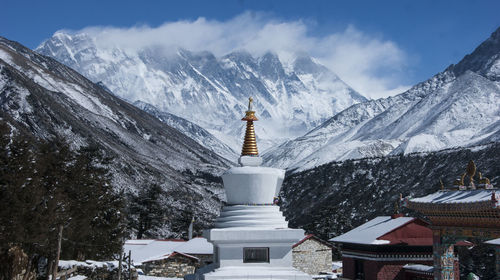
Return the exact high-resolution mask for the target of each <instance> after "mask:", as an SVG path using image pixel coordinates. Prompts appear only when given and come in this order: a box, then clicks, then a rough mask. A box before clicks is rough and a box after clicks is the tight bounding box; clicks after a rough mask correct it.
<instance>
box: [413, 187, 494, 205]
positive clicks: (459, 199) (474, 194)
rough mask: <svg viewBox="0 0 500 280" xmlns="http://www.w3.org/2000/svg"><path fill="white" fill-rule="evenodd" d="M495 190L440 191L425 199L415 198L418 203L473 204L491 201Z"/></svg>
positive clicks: (414, 200)
mask: <svg viewBox="0 0 500 280" xmlns="http://www.w3.org/2000/svg"><path fill="white" fill-rule="evenodd" d="M492 192H493V190H463V191H458V190H457V191H438V192H435V193H432V194H429V195H427V196H424V197H419V198H413V199H411V200H410V201H411V202H417V203H471V202H482V201H489V200H491V194H492Z"/></svg>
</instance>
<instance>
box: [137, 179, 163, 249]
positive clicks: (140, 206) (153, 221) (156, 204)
mask: <svg viewBox="0 0 500 280" xmlns="http://www.w3.org/2000/svg"><path fill="white" fill-rule="evenodd" d="M163 195H164V192H163V189H162V188H161V186H159V185H157V184H153V185H149V186H145V187H144V188H142V189H141V190H140V191H139V192H138V193H137V194H133V193H129V194H128V197H129V199H128V201H129V208H128V212H129V229H131V230H132V231H134V232H136V233H137V238H138V239H141V238H144V237H149V238H151V237H157V236H154V232H155V231H156V230H158V229H159V228H161V227H162V225H163V223H164V220H165V215H166V213H165V210H164V207H163V206H162V204H161V199H162V196H163Z"/></svg>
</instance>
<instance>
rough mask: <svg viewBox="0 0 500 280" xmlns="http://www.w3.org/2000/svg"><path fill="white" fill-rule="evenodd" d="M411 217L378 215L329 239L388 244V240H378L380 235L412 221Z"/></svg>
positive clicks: (340, 241) (344, 241)
mask: <svg viewBox="0 0 500 280" xmlns="http://www.w3.org/2000/svg"><path fill="white" fill-rule="evenodd" d="M414 219H415V218H413V217H399V218H395V219H392V218H391V217H390V216H379V217H376V218H375V219H373V220H370V221H368V222H366V223H364V224H362V225H360V226H359V227H357V228H355V229H352V230H351V231H348V232H347V233H344V234H342V235H340V236H337V237H334V238H332V239H330V241H332V242H339V243H356V244H370V245H384V244H389V243H390V241H389V240H378V239H377V238H379V237H380V236H382V235H385V234H386V233H389V232H391V231H393V230H395V229H397V228H399V227H401V226H403V225H405V224H406V223H408V222H411V221H413V220H414Z"/></svg>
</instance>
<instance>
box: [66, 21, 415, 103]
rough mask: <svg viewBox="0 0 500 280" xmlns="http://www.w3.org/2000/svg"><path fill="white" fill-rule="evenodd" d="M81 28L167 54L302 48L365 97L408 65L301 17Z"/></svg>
mask: <svg viewBox="0 0 500 280" xmlns="http://www.w3.org/2000/svg"><path fill="white" fill-rule="evenodd" d="M65 32H67V31H65ZM81 32H84V33H87V34H89V35H90V36H92V37H94V38H96V43H97V44H98V46H99V47H104V48H107V47H119V48H122V49H125V50H129V51H133V52H135V51H138V50H140V49H143V48H150V47H155V48H160V49H163V50H164V51H165V52H166V53H170V52H172V51H176V50H177V49H179V48H184V49H187V50H190V51H210V52H212V53H214V54H215V55H216V56H221V55H225V54H228V53H230V52H233V51H237V50H246V51H248V52H250V53H251V54H252V55H255V56H260V55H262V54H263V53H265V52H268V51H272V52H275V53H277V54H278V55H279V56H280V59H282V60H283V61H288V60H290V59H292V58H293V57H294V56H295V54H297V53H303V52H306V53H308V54H309V55H311V56H312V57H314V58H316V59H317V60H318V61H319V62H320V63H322V64H324V65H325V66H327V67H328V68H330V69H331V70H332V71H334V72H335V73H336V74H337V75H339V77H340V78H341V79H343V80H344V81H345V82H347V83H348V84H349V85H350V86H351V87H353V88H354V89H356V90H357V91H359V92H360V93H362V94H363V95H365V96H367V97H369V98H379V97H385V96H388V95H394V94H397V93H400V92H402V91H403V90H405V89H407V88H408V87H407V86H405V85H402V84H401V82H400V81H401V77H402V75H403V74H404V70H405V69H406V67H407V61H408V58H407V55H406V53H405V52H404V51H403V50H402V49H401V48H400V47H399V46H398V45H397V44H396V43H395V42H392V41H390V40H386V39H383V38H380V37H379V36H373V35H370V34H367V33H364V32H362V31H361V30H359V29H357V28H356V27H354V26H352V25H349V26H347V27H346V28H345V29H344V30H343V31H341V32H332V33H329V34H324V35H312V34H313V33H314V24H310V23H308V22H306V21H303V20H295V21H287V20H281V19H277V18H274V17H273V16H272V15H269V14H266V13H256V12H245V13H243V14H241V15H239V16H236V17H234V18H232V19H229V20H227V21H217V20H208V19H206V18H203V17H200V18H198V19H196V20H180V21H175V22H165V23H163V24H162V25H160V26H157V27H151V26H147V25H138V26H133V27H130V28H117V27H99V26H93V27H87V28H84V29H82V30H79V31H75V32H72V33H81Z"/></svg>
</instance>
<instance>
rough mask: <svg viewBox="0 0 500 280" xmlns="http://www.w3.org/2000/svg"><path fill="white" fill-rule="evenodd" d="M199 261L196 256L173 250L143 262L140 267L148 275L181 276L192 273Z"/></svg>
mask: <svg viewBox="0 0 500 280" xmlns="http://www.w3.org/2000/svg"><path fill="white" fill-rule="evenodd" d="M199 263H200V259H198V258H196V257H193V256H191V255H188V254H183V253H179V252H173V253H172V254H169V255H166V256H163V257H160V258H158V259H156V260H149V261H145V262H143V263H142V268H143V271H144V273H145V274H146V275H149V276H156V277H172V278H181V277H184V276H185V275H187V274H191V273H194V271H195V269H196V268H197V267H198V266H199Z"/></svg>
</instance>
